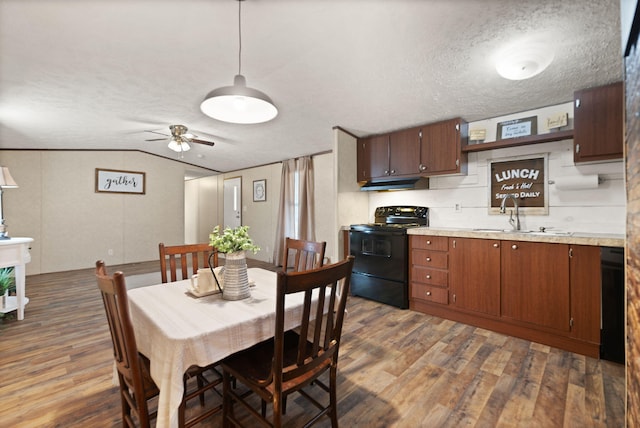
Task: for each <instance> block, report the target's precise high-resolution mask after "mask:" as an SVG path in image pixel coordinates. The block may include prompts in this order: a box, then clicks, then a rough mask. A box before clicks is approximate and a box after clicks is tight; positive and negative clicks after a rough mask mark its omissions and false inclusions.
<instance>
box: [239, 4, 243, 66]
mask: <svg viewBox="0 0 640 428" xmlns="http://www.w3.org/2000/svg"><path fill="white" fill-rule="evenodd" d="M242 1H243V0H238V74H242V19H241V16H242Z"/></svg>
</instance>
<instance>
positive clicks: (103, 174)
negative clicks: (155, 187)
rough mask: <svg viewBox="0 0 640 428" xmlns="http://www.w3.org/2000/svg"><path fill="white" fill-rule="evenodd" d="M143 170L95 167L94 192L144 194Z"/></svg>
mask: <svg viewBox="0 0 640 428" xmlns="http://www.w3.org/2000/svg"><path fill="white" fill-rule="evenodd" d="M145 176H146V174H145V173H144V172H139V171H119V170H116V169H102V168H96V193H131V194H136V195H144V194H145V191H146V189H145V186H146V183H145V178H146V177H145Z"/></svg>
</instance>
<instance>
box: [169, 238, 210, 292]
mask: <svg viewBox="0 0 640 428" xmlns="http://www.w3.org/2000/svg"><path fill="white" fill-rule="evenodd" d="M158 249H159V251H160V274H161V275H162V282H163V283H165V282H169V277H168V276H167V269H168V270H169V273H170V274H171V282H173V281H177V280H178V277H177V272H178V266H179V269H180V273H181V274H182V277H181V278H179V279H189V278H191V275H194V274H196V273H197V272H198V268H207V267H209V259H210V258H211V262H212V266H213V267H216V266H218V251H217V250H216V249H215V248H213V247H212V246H210V245H209V244H186V245H164V244H163V243H162V242H161V243H160V244H158ZM189 268H191V269H189Z"/></svg>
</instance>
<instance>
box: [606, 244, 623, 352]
mask: <svg viewBox="0 0 640 428" xmlns="http://www.w3.org/2000/svg"><path fill="white" fill-rule="evenodd" d="M600 266H601V270H602V303H601V304H602V328H601V330H600V358H602V359H603V360H609V361H614V362H616V363H620V364H624V361H625V355H624V344H625V337H624V324H625V321H624V313H625V310H624V294H625V290H624V248H618V247H602V248H601V250H600Z"/></svg>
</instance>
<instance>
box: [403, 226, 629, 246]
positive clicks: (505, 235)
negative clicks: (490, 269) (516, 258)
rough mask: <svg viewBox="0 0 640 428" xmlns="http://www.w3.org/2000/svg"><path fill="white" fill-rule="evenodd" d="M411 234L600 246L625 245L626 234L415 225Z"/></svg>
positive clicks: (410, 231) (409, 230) (408, 231)
mask: <svg viewBox="0 0 640 428" xmlns="http://www.w3.org/2000/svg"><path fill="white" fill-rule="evenodd" d="M407 233H408V234H409V235H431V236H448V237H454V238H482V239H500V240H503V241H529V242H549V243H555V244H574V245H594V246H598V247H624V241H625V236H624V235H621V234H613V233H583V232H574V233H562V232H554V231H553V230H550V231H548V232H537V231H533V232H528V231H513V232H512V231H506V232H505V231H502V230H500V229H497V228H496V229H492V228H478V229H464V228H449V227H414V228H411V229H408V230H407Z"/></svg>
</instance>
